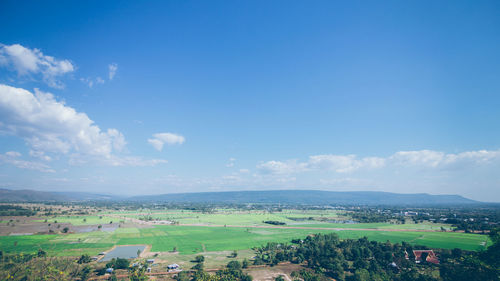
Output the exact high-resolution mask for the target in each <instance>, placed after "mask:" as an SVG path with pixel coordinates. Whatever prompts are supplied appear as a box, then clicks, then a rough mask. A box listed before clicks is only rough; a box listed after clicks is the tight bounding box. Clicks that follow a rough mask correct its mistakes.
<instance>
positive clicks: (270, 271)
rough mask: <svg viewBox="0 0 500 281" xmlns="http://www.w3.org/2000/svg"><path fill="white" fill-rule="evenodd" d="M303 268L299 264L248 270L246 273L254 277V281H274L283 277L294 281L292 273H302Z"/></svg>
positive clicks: (288, 280)
mask: <svg viewBox="0 0 500 281" xmlns="http://www.w3.org/2000/svg"><path fill="white" fill-rule="evenodd" d="M302 268H303V267H302V266H300V265H298V264H279V265H276V266H273V267H261V268H250V269H246V270H245V272H246V273H248V274H250V275H251V276H252V277H253V280H254V281H272V280H274V278H276V277H278V276H280V275H282V276H283V278H285V280H287V281H292V279H293V278H292V276H291V274H292V272H293V271H300V270H301V269H302Z"/></svg>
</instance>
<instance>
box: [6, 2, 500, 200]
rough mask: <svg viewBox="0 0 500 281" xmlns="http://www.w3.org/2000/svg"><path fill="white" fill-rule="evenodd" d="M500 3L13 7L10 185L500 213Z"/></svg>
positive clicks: (9, 15) (9, 33)
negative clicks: (480, 205) (296, 195)
mask: <svg viewBox="0 0 500 281" xmlns="http://www.w3.org/2000/svg"><path fill="white" fill-rule="evenodd" d="M499 12H500V4H499V3H498V2H497V1H480V2H472V1H439V2H436V1H405V2H402V1H386V2H374V1H349V2H345V1H246V2H244V1H204V2H202V1H198V2H194V1H149V2H147V3H142V2H141V3H139V2H132V1H130V2H125V1H121V2H113V1H104V2H103V1H83V2H76V1H65V2H60V1H47V2H45V1H44V2H40V1H33V2H28V3H23V4H20V3H18V1H2V3H1V4H0V25H1V26H3V28H2V29H0V44H1V45H0V187H3V188H13V189H20V188H30V189H38V190H65V191H90V192H101V193H110V194H127V195H132V194H153V193H170V192H193V191H219V190H265V189H321V190H383V191H391V192H402V193H415V192H426V193H432V194H460V195H464V196H466V197H469V198H472V199H477V200H484V201H500V188H499V187H500V175H499V173H498V172H497V171H498V170H499V168H500V130H499V129H500V123H499V120H500V110H499V108H500V93H499V91H500V82H499V81H500V80H499V77H500V52H499V51H498V50H500V29H498V26H500V17H498V14H499Z"/></svg>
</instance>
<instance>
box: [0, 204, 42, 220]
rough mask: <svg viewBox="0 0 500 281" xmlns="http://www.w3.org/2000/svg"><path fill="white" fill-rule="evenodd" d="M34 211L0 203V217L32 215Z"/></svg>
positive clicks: (34, 213)
mask: <svg viewBox="0 0 500 281" xmlns="http://www.w3.org/2000/svg"><path fill="white" fill-rule="evenodd" d="M34 215H36V211H34V210H32V209H27V208H24V207H21V206H17V205H0V217H10V216H26V217H29V216H34Z"/></svg>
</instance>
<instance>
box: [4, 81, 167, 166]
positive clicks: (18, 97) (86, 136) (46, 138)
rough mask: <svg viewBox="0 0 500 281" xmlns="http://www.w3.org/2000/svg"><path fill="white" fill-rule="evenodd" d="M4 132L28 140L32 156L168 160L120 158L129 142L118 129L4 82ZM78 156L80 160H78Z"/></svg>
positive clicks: (111, 160)
mask: <svg viewBox="0 0 500 281" xmlns="http://www.w3.org/2000/svg"><path fill="white" fill-rule="evenodd" d="M0 117H1V118H0V120H1V121H0V132H2V133H4V134H9V135H14V136H18V137H20V138H22V139H24V140H25V141H26V143H27V144H28V146H29V147H30V149H31V152H30V155H32V156H35V157H39V158H40V157H44V158H45V160H48V159H47V158H46V157H47V155H46V154H48V153H55V154H71V157H72V159H73V160H72V162H73V163H77V162H83V161H89V160H100V161H101V162H103V163H107V164H110V165H114V166H122V165H154V164H158V163H163V162H165V161H164V160H155V161H143V160H141V159H140V158H130V157H129V158H120V157H118V156H116V155H115V154H114V153H116V152H122V151H123V150H124V149H125V146H126V144H127V142H126V141H125V137H124V136H123V134H122V133H121V132H120V131H118V130H117V129H114V128H110V129H108V130H105V131H103V130H101V129H100V128H99V126H97V125H96V124H95V123H94V121H92V120H91V119H90V118H89V117H88V116H87V114H85V113H82V112H77V111H76V110H75V109H74V108H72V107H70V106H67V105H66V104H65V103H64V102H62V101H58V100H56V98H55V97H54V96H53V95H52V94H50V93H45V92H42V91H40V90H38V89H35V91H34V93H31V92H29V91H27V90H25V89H21V88H15V87H11V86H7V85H3V84H0ZM76 159H77V160H76Z"/></svg>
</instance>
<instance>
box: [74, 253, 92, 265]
mask: <svg viewBox="0 0 500 281" xmlns="http://www.w3.org/2000/svg"><path fill="white" fill-rule="evenodd" d="M90 261H91V259H90V256H89V255H87V254H83V255H82V256H81V257H80V258H79V259H78V261H77V263H79V264H82V263H89V262H90Z"/></svg>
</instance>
